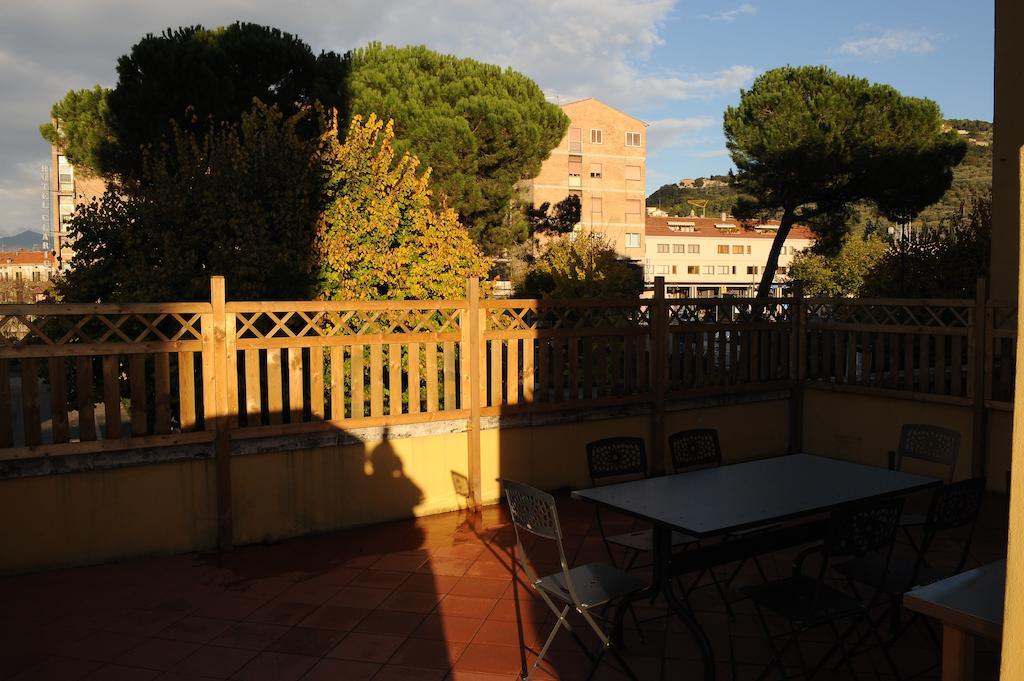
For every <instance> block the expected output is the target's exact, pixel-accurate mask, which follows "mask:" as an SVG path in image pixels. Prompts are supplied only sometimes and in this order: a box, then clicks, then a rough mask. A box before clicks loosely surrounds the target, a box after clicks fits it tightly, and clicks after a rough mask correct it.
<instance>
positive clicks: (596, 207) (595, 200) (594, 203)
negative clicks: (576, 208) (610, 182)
mask: <svg viewBox="0 0 1024 681" xmlns="http://www.w3.org/2000/svg"><path fill="white" fill-rule="evenodd" d="M603 208H604V201H602V200H601V197H600V196H592V197H590V212H591V213H598V214H600V213H601V210H602V209H603Z"/></svg>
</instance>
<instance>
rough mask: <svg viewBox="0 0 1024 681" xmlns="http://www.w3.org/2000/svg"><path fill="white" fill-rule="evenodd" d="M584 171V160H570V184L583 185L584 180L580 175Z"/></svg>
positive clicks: (573, 185) (574, 185)
mask: <svg viewBox="0 0 1024 681" xmlns="http://www.w3.org/2000/svg"><path fill="white" fill-rule="evenodd" d="M582 173H583V162H582V161H569V186H570V187H582V186H583V181H582V179H581V178H580V175H581V174H582Z"/></svg>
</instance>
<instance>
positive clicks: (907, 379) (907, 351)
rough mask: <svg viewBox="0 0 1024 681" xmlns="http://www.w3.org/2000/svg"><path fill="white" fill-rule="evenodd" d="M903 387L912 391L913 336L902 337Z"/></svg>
mask: <svg viewBox="0 0 1024 681" xmlns="http://www.w3.org/2000/svg"><path fill="white" fill-rule="evenodd" d="M903 387H904V389H906V390H910V391H913V390H914V336H911V335H909V334H908V335H904V336H903Z"/></svg>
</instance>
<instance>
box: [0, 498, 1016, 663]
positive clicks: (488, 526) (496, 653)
mask: <svg viewBox="0 0 1024 681" xmlns="http://www.w3.org/2000/svg"><path fill="white" fill-rule="evenodd" d="M559 504H560V515H561V519H562V523H563V528H564V530H565V532H566V535H567V542H566V543H567V550H568V551H569V552H570V553H571V554H572V555H571V559H572V560H574V561H576V562H586V561H592V560H604V559H606V556H605V554H604V548H603V545H602V543H601V541H600V538H599V536H598V534H597V532H596V529H595V527H594V523H593V512H592V509H591V508H590V507H588V506H586V505H585V504H583V503H579V502H574V501H571V500H569V499H568V498H567V497H561V498H560V501H559ZM1005 514H1006V506H1005V499H1004V498H1002V497H991V498H989V499H988V500H987V506H986V510H985V514H984V517H983V519H982V522H981V524H980V526H979V529H978V532H977V534H976V537H975V542H974V544H973V550H972V562H973V563H974V564H980V563H985V562H989V561H991V560H994V559H996V558H998V557H1000V556H1002V555H1003V554H1004V550H1005V548H1004V547H1005V537H1006V522H1005ZM609 524H610V525H612V526H613V527H611V528H610V530H625V529H627V528H629V527H631V522H630V521H628V520H625V519H621V520H618V521H616V520H615V519H613V520H612V522H611V523H609ZM512 544H513V540H512V532H511V529H510V526H509V525H508V519H507V517H506V515H505V513H504V512H503V510H502V509H501V508H498V507H493V508H487V509H485V510H484V511H483V512H482V513H481V514H480V515H477V516H473V515H471V514H467V513H451V514H445V515H439V516H433V517H429V518H422V519H419V520H417V521H408V522H398V523H390V524H386V525H377V526H373V527H367V528H360V529H355V530H348V531H343V532H335V533H332V534H327V535H322V536H317V537H308V538H303V539H296V540H292V541H287V542H282V543H279V544H274V545H267V546H249V547H243V548H239V549H236V550H235V551H234V552H232V553H230V554H226V555H219V554H200V555H187V556H176V557H165V558H154V559H146V560H134V561H126V562H122V563H117V564H112V565H102V566H95V567H85V568H77V569H68V570H59V571H53V572H47V573H42V574H35V575H27V576H20V577H10V578H6V579H2V580H0V603H2V607H0V679H3V680H7V679H11V680H15V679H16V680H18V681H24V680H27V679H39V680H42V679H52V680H60V681H76V680H79V679H99V680H113V681H116V680H121V679H123V680H136V679H145V680H151V679H160V680H162V681H171V680H175V681H196V680H200V679H239V680H251V681H263V680H267V681H296V680H299V679H301V680H302V681H313V680H324V681H326V680H330V681H349V680H351V681H359V680H368V679H373V680H374V681H384V680H387V679H402V680H403V681H404V680H416V679H423V680H433V679H436V680H438V681H440V680H442V679H453V680H457V681H495V680H497V679H513V678H516V677H517V674H518V670H519V668H520V646H519V639H520V632H521V635H522V638H523V641H524V642H525V644H526V646H527V648H529V649H531V650H537V649H539V647H540V643H539V642H540V641H542V640H543V637H544V635H545V634H546V633H547V632H548V631H549V629H550V626H551V622H552V619H551V617H550V615H549V613H548V611H547V609H546V608H545V607H544V605H543V604H542V603H541V602H540V601H539V600H537V599H536V597H534V596H533V595H532V594H530V592H529V590H528V589H527V588H525V587H523V586H522V585H518V586H517V587H516V588H513V582H512V579H511V573H510V565H511V554H512ZM947 547H948V548H949V549H955V542H950V543H948V544H947ZM552 555H553V554H550V553H546V554H537V556H536V557H535V559H536V560H538V561H539V562H540V563H541V564H543V563H545V562H550V561H551V560H552ZM791 558H792V553H789V554H787V555H777V556H770V557H765V558H764V559H762V563H763V564H764V565H765V567H766V569H767V570H768V572H769V573H771V574H772V575H777V574H781V573H783V572H785V571H786V570H787V569H788V568H787V566H788V562H789V560H790V559H791ZM638 574H643V570H640V571H638ZM754 579H756V573H755V572H754V568H753V566H749V567H748V569H745V571H744V573H743V574H742V575H741V576H740V577H739V579H738V580H737V582H736V584H735V585H734V586H736V585H739V584H741V583H743V582H744V581H749V580H754ZM692 602H693V605H694V607H695V609H697V610H698V611H699V612H698V614H699V616H700V618H701V620H702V622H703V623H704V626H705V627H706V629H707V631H708V634H709V636H710V637H711V639H712V642H713V645H714V647H715V653H716V658H717V660H718V667H717V668H718V672H719V678H721V679H732V678H742V679H745V678H753V677H756V676H757V674H758V673H759V672H760V670H761V666H762V665H763V664H764V663H765V662H766V661H767V660H768V659H769V657H770V655H771V649H770V648H769V646H768V644H767V642H766V641H765V640H764V638H763V636H762V632H761V628H760V626H759V624H758V622H757V620H756V617H755V616H754V614H753V611H752V609H751V608H750V607H749V606H748V605H747V604H745V603H742V602H741V603H738V604H737V605H736V606H735V609H736V613H737V617H736V620H735V621H734V622H730V621H729V618H728V617H727V616H726V615H725V613H724V610H723V607H722V605H721V602H720V600H719V599H718V597H717V596H716V594H715V593H714V592H713V590H712V589H710V588H709V589H703V590H699V591H697V592H695V593H694V595H693V600H692ZM637 610H638V613H639V615H640V617H641V619H642V620H649V621H647V622H645V623H644V624H643V625H642V628H643V633H644V636H645V640H644V641H643V642H641V641H640V639H639V636H638V634H637V632H636V631H635V630H634V629H630V630H628V631H627V632H626V641H627V646H628V650H627V652H626V657H627V659H628V660H629V662H630V664H631V665H632V666H633V668H634V671H635V672H636V673H637V675H638V676H639V677H640V678H641V679H677V678H679V679H682V678H699V669H700V667H699V662H698V661H697V660H699V656H698V655H697V652H696V648H695V647H694V645H693V644H692V642H691V641H690V639H689V637H688V635H687V633H686V632H685V630H684V629H683V627H682V626H681V624H680V623H679V622H678V621H676V620H675V619H674V618H671V619H668V620H666V619H665V618H663V617H662V618H659V617H658V616H659V615H661V614H663V609H662V606H661V604H660V603H655V604H654V605H653V606H651V605H649V604H646V603H645V604H643V605H638V606H637ZM520 623H521V624H522V627H520ZM581 633H582V634H583V638H584V640H586V641H588V642H593V641H595V640H596V639H595V637H594V636H593V635H586V634H587V632H583V631H582V630H581ZM808 639H809V640H808V641H807V644H806V645H805V651H804V652H805V653H806V654H807V656H808V657H809V658H813V657H814V655H816V654H821V653H822V652H824V651H825V650H826V649H827V648H828V646H829V639H828V637H827V636H820V635H819V636H815V635H814V634H811V635H809V637H808ZM896 656H897V658H898V663H899V665H900V666H901V671H902V672H904V673H905V674H909V673H911V672H914V671H917V670H920V669H921V668H922V667H923V666H926V665H927V664H928V663H929V662H930V661H932V660H935V659H936V656H935V652H934V651H933V650H932V649H931V648H930V645H929V643H928V641H927V637H926V636H925V634H924V632H923V631H919V632H916V633H913V634H912V635H910V636H908V637H907V638H906V640H905V641H904V642H902V643H901V645H900V646H899V647H898V649H897V650H896ZM853 665H854V667H855V669H856V671H857V673H858V678H863V679H877V678H889V677H886V676H884V675H882V674H879V673H878V671H876V670H880V669H884V668H885V667H884V666H883V663H882V661H881V660H880V659H878V656H877V653H867V654H864V655H861V656H859V657H857V658H856V659H855V660H854V661H853ZM997 665H998V657H997V654H996V652H995V651H994V650H993V649H992V648H991V646H985V645H982V646H981V648H980V650H979V667H980V670H979V671H980V673H981V674H988V678H995V675H996V674H995V671H994V670H995V669H997ZM588 670H589V665H588V663H587V659H586V658H585V657H584V655H583V654H582V653H581V651H580V650H579V649H578V648H577V647H575V645H574V643H573V641H572V640H571V638H570V637H568V636H565V635H564V634H563V635H559V637H557V638H556V639H555V643H554V645H553V647H552V650H551V652H550V654H549V662H547V663H546V664H544V665H543V666H542V667H541V670H540V674H539V677H540V678H545V679H551V678H558V679H584V678H586V674H587V671H588ZM833 677H834V678H849V676H848V674H847V673H846V671H845V670H842V673H838V674H830V673H825V674H823V675H822V676H821V677H820V678H833ZM596 678H598V679H622V678H625V677H624V675H623V674H621V673H620V672H619V671H617V670H616V669H615V668H613V667H611V666H602V668H601V669H600V670H599V671H598V674H597V676H596ZM922 678H926V679H927V678H933V679H934V678H937V675H936V674H935V673H931V674H930V675H929V674H926V675H924V676H923V677H922ZM980 678H985V677H984V676H982V677H980Z"/></svg>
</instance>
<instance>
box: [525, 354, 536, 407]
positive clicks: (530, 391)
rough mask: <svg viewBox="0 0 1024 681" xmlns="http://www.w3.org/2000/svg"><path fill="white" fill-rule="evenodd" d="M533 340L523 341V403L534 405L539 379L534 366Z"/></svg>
mask: <svg viewBox="0 0 1024 681" xmlns="http://www.w3.org/2000/svg"><path fill="white" fill-rule="evenodd" d="M534 343H535V340H534V339H533V338H524V339H523V402H524V403H525V404H532V403H533V399H534V385H535V382H536V380H537V377H536V376H535V375H534V366H533V345H534Z"/></svg>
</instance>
